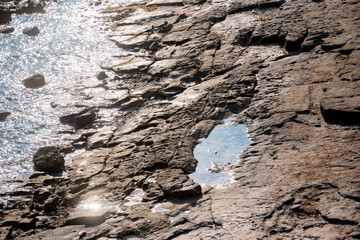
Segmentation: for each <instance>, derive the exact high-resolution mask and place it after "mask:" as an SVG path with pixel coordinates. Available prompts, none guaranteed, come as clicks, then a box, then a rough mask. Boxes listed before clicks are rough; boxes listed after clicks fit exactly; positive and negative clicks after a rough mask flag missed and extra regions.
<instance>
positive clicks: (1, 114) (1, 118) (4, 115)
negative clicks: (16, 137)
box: [0, 111, 11, 121]
mask: <svg viewBox="0 0 360 240" xmlns="http://www.w3.org/2000/svg"><path fill="white" fill-rule="evenodd" d="M10 114H11V113H10V112H7V111H6V112H0V121H5V120H6V118H7V117H8V116H9V115H10Z"/></svg>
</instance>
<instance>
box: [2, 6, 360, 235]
mask: <svg viewBox="0 0 360 240" xmlns="http://www.w3.org/2000/svg"><path fill="white" fill-rule="evenodd" d="M109 11H111V12H112V13H114V15H112V17H111V19H109V20H111V21H113V22H114V25H113V31H114V34H113V36H112V37H111V40H112V41H114V42H115V43H117V45H118V47H119V48H122V49H124V50H126V51H128V52H129V53H130V55H129V56H126V57H119V59H117V60H116V61H115V62H114V64H113V65H112V66H108V67H107V71H113V72H115V74H116V77H115V78H114V79H106V80H105V81H109V84H110V83H111V82H112V84H116V83H117V82H118V81H119V80H121V81H122V82H123V83H125V84H127V85H128V86H129V89H131V91H129V92H128V93H127V94H125V96H124V95H121V96H120V97H119V98H118V99H117V100H116V102H115V103H114V104H113V105H112V107H114V108H118V117H117V121H116V122H114V123H113V125H114V126H115V127H116V128H115V129H114V130H100V129H99V130H98V129H93V130H87V131H84V134H83V135H82V136H81V137H80V138H79V139H77V140H75V141H74V146H76V145H79V143H81V144H80V145H82V146H86V150H85V151H84V152H83V153H80V154H77V155H76V156H75V157H74V158H73V163H72V169H71V170H70V172H69V177H58V176H51V175H46V174H37V175H35V176H32V178H31V179H29V180H28V182H27V184H26V188H24V190H21V191H19V192H14V193H13V194H14V196H16V197H17V198H16V199H14V200H11V201H10V202H8V203H7V204H2V205H0V208H1V209H3V211H1V213H0V233H1V235H0V236H1V238H4V239H13V238H15V239H55V238H56V239H104V240H105V239H119V238H120V239H121V238H125V237H130V236H132V237H136V238H138V239H177V240H180V239H334V240H335V239H359V238H360V231H359V226H360V225H359V224H360V202H359V201H360V131H359V130H360V129H359V126H360V118H359V116H360V82H359V80H360V72H359V69H360V66H359V65H360V18H359V15H360V1H358V0H342V1H340V0H331V1H330V0H323V1H319V0H317V1H315V0H303V1H296V0H212V1H196V0H193V1H189V0H186V1H185V0H184V1H183V0H168V1H163V0H154V1H148V2H144V3H137V4H132V5H131V4H130V5H121V6H119V7H117V8H112V9H107V10H104V12H109ZM139 52H140V53H142V54H138V53H139ZM107 107H108V106H107ZM226 117H234V118H235V119H236V121H237V122H238V123H243V124H245V126H246V127H247V128H248V130H249V131H248V133H249V136H250V138H251V141H252V143H251V146H250V147H249V148H248V149H246V150H245V151H244V152H243V154H242V155H241V159H240V161H239V162H238V163H237V164H235V165H234V166H233V173H232V174H233V179H234V181H233V182H232V183H229V184H227V185H225V186H222V187H209V186H200V185H199V184H198V183H195V182H194V181H193V180H192V179H191V178H189V176H188V175H189V174H190V173H192V172H194V171H195V168H196V164H197V160H196V159H195V158H194V155H193V149H194V147H195V146H196V144H198V139H200V138H204V137H206V136H208V135H209V133H210V132H211V130H212V129H213V128H214V127H215V126H216V125H218V124H221V123H222V122H223V121H222V120H223V119H225V118H226ZM179 214H182V215H179ZM177 216H181V217H178V218H177ZM173 217H174V218H173ZM172 219H175V220H172Z"/></svg>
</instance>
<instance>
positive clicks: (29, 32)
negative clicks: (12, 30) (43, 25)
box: [22, 27, 40, 36]
mask: <svg viewBox="0 0 360 240" xmlns="http://www.w3.org/2000/svg"><path fill="white" fill-rule="evenodd" d="M22 32H23V33H24V34H25V35H28V36H37V35H39V33H40V30H39V29H38V28H37V27H28V28H25V29H23V30H22Z"/></svg>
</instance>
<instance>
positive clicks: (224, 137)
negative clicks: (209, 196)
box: [189, 119, 250, 186]
mask: <svg viewBox="0 0 360 240" xmlns="http://www.w3.org/2000/svg"><path fill="white" fill-rule="evenodd" d="M249 146H250V139H249V137H248V135H247V129H246V127H245V126H244V125H242V124H239V125H235V124H234V123H233V119H227V120H225V124H221V125H218V126H216V127H215V128H214V129H213V130H212V131H211V133H210V134H209V136H208V137H207V138H203V139H201V143H200V144H198V145H196V147H195V149H194V157H195V158H196V159H197V160H198V164H197V167H196V171H195V172H194V173H192V174H190V175H189V176H190V178H192V179H193V180H194V181H195V182H197V183H200V184H207V185H210V186H215V185H218V184H224V183H229V182H230V179H231V176H230V175H229V174H228V171H229V170H231V168H232V165H233V164H235V163H237V162H238V160H239V159H238V156H239V155H240V154H241V153H242V151H244V150H245V149H246V148H248V147H249ZM217 170H218V172H216V171H217Z"/></svg>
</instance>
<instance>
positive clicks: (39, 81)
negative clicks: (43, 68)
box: [22, 74, 46, 88]
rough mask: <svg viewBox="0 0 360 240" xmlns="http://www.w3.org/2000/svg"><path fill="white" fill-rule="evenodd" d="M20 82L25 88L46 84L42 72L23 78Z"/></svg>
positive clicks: (39, 86)
mask: <svg viewBox="0 0 360 240" xmlns="http://www.w3.org/2000/svg"><path fill="white" fill-rule="evenodd" d="M22 82H23V84H24V86H25V87H27V88H41V87H43V86H45V85H46V82H45V77H44V75H42V74H35V75H33V76H31V77H28V78H26V79H24V80H23V81H22Z"/></svg>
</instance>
